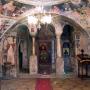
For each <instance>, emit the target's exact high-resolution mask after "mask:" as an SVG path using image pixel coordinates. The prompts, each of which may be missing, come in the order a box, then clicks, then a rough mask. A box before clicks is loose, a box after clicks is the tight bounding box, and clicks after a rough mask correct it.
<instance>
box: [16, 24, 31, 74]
mask: <svg viewBox="0 0 90 90" xmlns="http://www.w3.org/2000/svg"><path fill="white" fill-rule="evenodd" d="M16 42H17V44H16V45H17V53H18V56H17V58H18V59H17V60H18V61H17V64H18V70H19V72H23V73H29V59H30V55H31V48H32V39H31V36H30V34H29V31H28V27H27V26H25V25H20V26H19V27H17V39H16Z"/></svg>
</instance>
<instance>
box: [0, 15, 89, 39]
mask: <svg viewBox="0 0 90 90" xmlns="http://www.w3.org/2000/svg"><path fill="white" fill-rule="evenodd" d="M58 16H59V17H60V18H59V19H60V20H61V21H65V22H67V23H68V22H69V23H71V25H73V26H74V27H77V28H79V29H80V30H83V32H84V33H86V34H87V36H88V37H90V35H89V33H88V32H87V31H86V30H85V29H84V28H83V27H81V25H79V24H78V23H76V22H75V20H73V19H71V18H69V17H66V16H64V15H58ZM26 18H27V17H26V16H25V17H22V18H21V19H19V20H18V21H17V22H15V23H14V24H13V25H12V26H11V27H10V28H9V29H8V30H6V31H5V32H4V34H3V35H2V37H1V38H0V39H2V38H3V36H4V35H5V34H6V33H8V32H9V31H11V30H12V29H14V28H16V27H17V25H18V24H20V22H23V20H24V19H26ZM26 23H27V22H26ZM22 24H23V23H22ZM26 25H27V24H26Z"/></svg>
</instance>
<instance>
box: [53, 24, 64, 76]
mask: <svg viewBox="0 0 90 90" xmlns="http://www.w3.org/2000/svg"><path fill="white" fill-rule="evenodd" d="M54 26H55V33H56V45H57V46H56V47H57V55H56V75H58V76H63V75H64V61H63V58H62V54H61V44H60V43H61V41H60V40H61V39H60V38H61V34H62V31H63V30H62V26H61V24H60V23H56V24H54Z"/></svg>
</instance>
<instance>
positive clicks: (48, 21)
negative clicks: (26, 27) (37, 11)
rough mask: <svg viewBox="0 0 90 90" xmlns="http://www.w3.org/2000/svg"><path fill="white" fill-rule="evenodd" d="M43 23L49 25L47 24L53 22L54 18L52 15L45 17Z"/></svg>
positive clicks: (42, 19)
mask: <svg viewBox="0 0 90 90" xmlns="http://www.w3.org/2000/svg"><path fill="white" fill-rule="evenodd" d="M41 22H42V23H43V24H45V23H47V24H50V23H51V22H52V17H51V15H45V16H43V17H42V18H41Z"/></svg>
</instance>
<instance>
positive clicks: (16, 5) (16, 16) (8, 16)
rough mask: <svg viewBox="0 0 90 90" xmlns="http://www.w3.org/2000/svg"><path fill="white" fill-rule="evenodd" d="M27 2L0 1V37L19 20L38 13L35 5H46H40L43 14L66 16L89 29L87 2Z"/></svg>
mask: <svg viewBox="0 0 90 90" xmlns="http://www.w3.org/2000/svg"><path fill="white" fill-rule="evenodd" d="M27 2H28V3H27ZM27 2H26V0H0V37H1V36H2V35H3V33H5V32H6V31H7V30H8V29H9V28H10V27H11V26H12V25H13V24H14V23H15V22H18V20H20V19H21V18H23V17H25V16H28V15H30V14H33V13H40V12H39V11H38V10H37V4H35V3H38V5H39V3H41V4H42V3H44V4H45V3H47V6H46V5H45V6H43V5H44V4H42V6H43V7H44V10H45V12H48V13H56V14H59V15H63V16H66V17H68V18H71V19H72V20H74V21H75V22H77V23H78V24H79V25H80V26H81V27H83V28H85V29H87V28H89V29H90V3H89V2H90V1H89V0H27ZM75 2H78V3H77V4H76V3H75ZM50 3H51V4H50ZM34 4H35V5H34ZM48 5H49V6H48Z"/></svg>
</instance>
